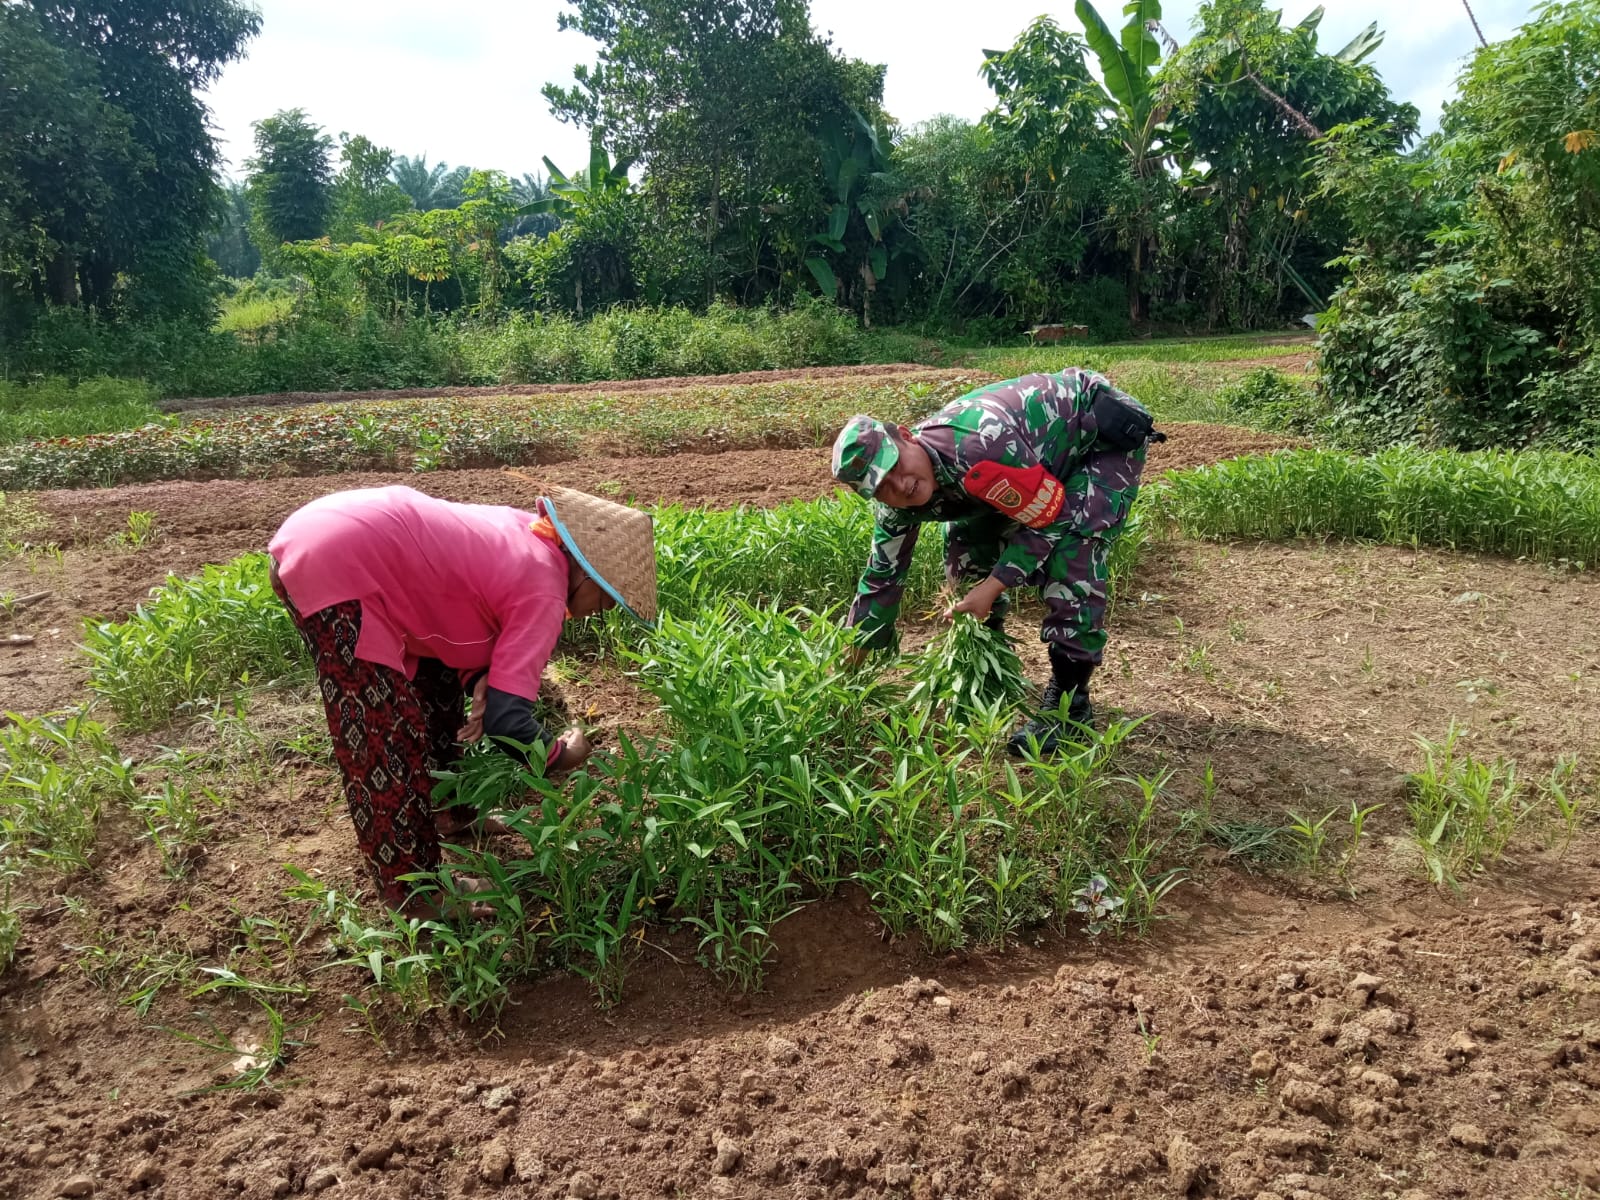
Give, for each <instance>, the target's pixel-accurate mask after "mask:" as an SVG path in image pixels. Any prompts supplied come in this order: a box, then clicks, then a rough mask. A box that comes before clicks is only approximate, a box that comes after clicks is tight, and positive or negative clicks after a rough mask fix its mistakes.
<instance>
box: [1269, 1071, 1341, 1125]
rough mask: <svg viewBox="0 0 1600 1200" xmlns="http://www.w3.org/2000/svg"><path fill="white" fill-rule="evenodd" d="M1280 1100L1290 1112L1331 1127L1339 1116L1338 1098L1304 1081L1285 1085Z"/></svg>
mask: <svg viewBox="0 0 1600 1200" xmlns="http://www.w3.org/2000/svg"><path fill="white" fill-rule="evenodd" d="M1280 1098H1281V1099H1282V1101H1283V1106H1284V1107H1285V1108H1286V1109H1288V1110H1289V1111H1290V1112H1297V1113H1303V1114H1305V1115H1306V1116H1308V1117H1316V1118H1317V1120H1319V1121H1323V1122H1325V1123H1327V1124H1329V1125H1331V1124H1333V1122H1334V1121H1335V1120H1336V1119H1337V1118H1338V1115H1339V1099H1338V1097H1337V1096H1335V1095H1334V1094H1333V1093H1332V1092H1331V1091H1329V1090H1328V1089H1327V1088H1325V1087H1319V1086H1318V1085H1317V1084H1314V1083H1309V1082H1307V1081H1306V1080H1303V1079H1291V1080H1290V1081H1289V1082H1288V1083H1286V1084H1284V1085H1283V1093H1282V1096H1281V1097H1280Z"/></svg>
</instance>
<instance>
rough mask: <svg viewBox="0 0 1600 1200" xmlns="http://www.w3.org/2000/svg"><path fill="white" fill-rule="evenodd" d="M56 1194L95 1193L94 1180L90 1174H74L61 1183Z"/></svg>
mask: <svg viewBox="0 0 1600 1200" xmlns="http://www.w3.org/2000/svg"><path fill="white" fill-rule="evenodd" d="M56 1195H58V1196H92V1195H94V1180H93V1179H92V1178H90V1177H89V1176H88V1175H74V1176H73V1177H72V1178H71V1179H69V1180H67V1181H66V1182H65V1183H63V1184H62V1185H61V1187H60V1189H59V1190H58V1191H57V1192H56Z"/></svg>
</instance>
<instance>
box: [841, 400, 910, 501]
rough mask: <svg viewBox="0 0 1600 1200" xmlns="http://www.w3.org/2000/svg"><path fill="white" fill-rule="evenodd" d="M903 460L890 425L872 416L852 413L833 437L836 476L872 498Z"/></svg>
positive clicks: (868, 497) (848, 485)
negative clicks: (837, 434)
mask: <svg viewBox="0 0 1600 1200" xmlns="http://www.w3.org/2000/svg"><path fill="white" fill-rule="evenodd" d="M899 461H900V448H899V447H898V446H896V445H895V444H894V438H893V437H891V436H890V434H889V427H888V426H887V425H885V424H884V423H883V422H882V421H874V420H873V419H872V418H871V417H851V418H850V420H849V423H848V424H846V425H845V427H844V428H843V429H842V430H840V431H839V436H838V437H836V438H835V439H834V440H833V477H834V478H835V479H837V480H838V481H839V482H840V483H842V484H845V485H846V486H847V487H851V488H854V489H855V490H856V491H857V492H858V493H860V494H861V495H863V496H865V497H866V498H867V499H868V500H871V499H872V497H873V493H875V492H876V491H877V490H878V485H879V484H880V483H882V482H883V477H884V476H885V475H887V474H888V473H889V472H890V470H892V469H893V467H894V465H895V463H897V462H899Z"/></svg>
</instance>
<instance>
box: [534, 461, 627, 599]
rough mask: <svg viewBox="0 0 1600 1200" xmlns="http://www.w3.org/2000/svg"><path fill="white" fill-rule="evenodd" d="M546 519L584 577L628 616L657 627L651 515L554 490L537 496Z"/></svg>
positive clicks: (580, 493)
mask: <svg viewBox="0 0 1600 1200" xmlns="http://www.w3.org/2000/svg"><path fill="white" fill-rule="evenodd" d="M539 504H540V507H541V508H542V509H543V510H544V515H545V516H547V517H549V518H550V524H552V525H554V526H555V527H556V533H557V534H558V535H560V537H561V541H562V544H563V545H565V546H566V548H567V549H568V550H569V551H570V552H571V554H572V557H573V558H575V559H577V561H578V565H579V566H580V567H582V568H583V570H584V572H585V574H587V575H588V576H589V578H590V579H593V580H594V581H595V582H596V583H597V584H599V585H600V587H601V590H603V591H604V592H605V593H606V594H607V595H608V596H610V597H611V598H612V599H613V600H615V601H616V602H617V603H618V604H619V605H620V606H621V607H622V609H623V610H624V611H625V612H627V613H628V615H629V616H631V617H633V618H635V619H636V620H639V621H642V622H644V623H645V624H646V625H654V624H655V623H656V538H655V525H654V522H653V521H651V519H650V514H649V513H642V512H640V511H639V510H638V509H637V508H629V507H628V506H627V505H626V504H613V503H612V502H611V501H610V500H602V499H600V497H598V496H590V495H586V494H585V493H583V492H575V491H573V490H572V489H571V488H556V489H554V490H553V491H551V492H550V493H549V494H548V495H545V496H541V497H539Z"/></svg>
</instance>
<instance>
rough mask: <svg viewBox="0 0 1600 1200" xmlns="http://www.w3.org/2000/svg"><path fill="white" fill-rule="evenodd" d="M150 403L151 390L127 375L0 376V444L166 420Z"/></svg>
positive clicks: (138, 425) (106, 430) (68, 435)
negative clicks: (75, 378) (77, 379)
mask: <svg viewBox="0 0 1600 1200" xmlns="http://www.w3.org/2000/svg"><path fill="white" fill-rule="evenodd" d="M155 401H156V392H155V389H154V388H152V387H150V386H148V385H147V384H143V383H139V382H137V381H134V380H128V379H85V380H83V381H82V382H81V383H77V384H73V383H70V382H69V381H68V380H66V379H62V378H51V379H44V380H40V381H38V382H36V383H15V382H12V381H9V380H4V379H0V446H4V445H11V444H12V443H15V442H23V441H28V440H29V439H33V438H59V437H76V436H79V435H82V434H89V433H101V432H110V431H116V430H123V429H137V428H139V427H140V426H141V425H149V424H158V425H159V424H169V423H171V422H172V418H171V417H167V416H164V415H163V414H162V413H161V411H160V410H159V409H157V408H156V404H155Z"/></svg>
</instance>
